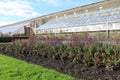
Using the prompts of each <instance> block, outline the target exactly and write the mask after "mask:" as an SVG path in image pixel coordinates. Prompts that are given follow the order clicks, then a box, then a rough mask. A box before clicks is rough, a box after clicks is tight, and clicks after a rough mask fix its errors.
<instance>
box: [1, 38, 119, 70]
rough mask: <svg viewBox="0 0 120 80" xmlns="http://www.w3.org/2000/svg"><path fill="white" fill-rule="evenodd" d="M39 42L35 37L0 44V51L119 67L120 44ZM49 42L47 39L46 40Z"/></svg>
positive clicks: (90, 64)
mask: <svg viewBox="0 0 120 80" xmlns="http://www.w3.org/2000/svg"><path fill="white" fill-rule="evenodd" d="M50 41H51V43H47V42H44V43H41V42H39V41H38V40H36V39H32V40H31V39H30V40H19V41H15V42H13V43H12V44H0V50H1V51H7V52H11V53H16V54H17V53H21V54H27V55H33V56H34V55H35V56H40V57H44V58H49V59H52V60H63V61H67V62H69V63H70V64H82V65H85V66H96V67H104V68H105V69H107V70H117V69H119V68H120V45H119V44H118V45H117V44H104V43H100V42H97V41H96V42H92V41H89V43H88V42H86V41H82V42H77V43H75V42H73V43H69V44H63V43H60V41H59V40H57V41H58V42H59V43H57V41H55V40H54V41H53V42H52V40H50ZM48 42H49V41H48Z"/></svg>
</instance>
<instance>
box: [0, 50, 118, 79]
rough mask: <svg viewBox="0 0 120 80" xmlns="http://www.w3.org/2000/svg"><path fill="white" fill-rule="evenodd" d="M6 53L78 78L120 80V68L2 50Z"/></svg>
mask: <svg viewBox="0 0 120 80" xmlns="http://www.w3.org/2000/svg"><path fill="white" fill-rule="evenodd" d="M1 52H2V53H3V54H4V55H7V56H11V57H14V58H17V59H20V60H24V61H26V62H28V63H34V64H37V65H40V66H43V67H46V68H49V69H55V70H56V71H58V72H62V73H64V74H68V75H71V76H73V77H76V78H77V79H79V78H80V79H83V80H120V70H117V71H107V70H105V69H104V68H100V67H99V68H98V67H94V66H92V67H85V66H84V65H80V64H70V63H69V62H65V61H61V60H56V61H55V60H49V59H47V58H42V57H39V56H31V55H26V54H19V53H9V52H5V51H1Z"/></svg>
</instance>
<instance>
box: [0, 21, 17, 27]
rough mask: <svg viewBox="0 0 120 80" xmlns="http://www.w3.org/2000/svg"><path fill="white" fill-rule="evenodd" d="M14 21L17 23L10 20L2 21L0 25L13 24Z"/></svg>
mask: <svg viewBox="0 0 120 80" xmlns="http://www.w3.org/2000/svg"><path fill="white" fill-rule="evenodd" d="M12 23H15V22H13V21H10V22H4V23H0V27H2V26H4V25H8V24H12Z"/></svg>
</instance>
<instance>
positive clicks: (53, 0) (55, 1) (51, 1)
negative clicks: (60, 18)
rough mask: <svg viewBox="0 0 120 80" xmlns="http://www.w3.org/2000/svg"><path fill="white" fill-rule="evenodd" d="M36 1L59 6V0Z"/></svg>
mask: <svg viewBox="0 0 120 80" xmlns="http://www.w3.org/2000/svg"><path fill="white" fill-rule="evenodd" d="M36 1H42V2H46V3H49V4H52V5H53V6H60V1H61V0H36Z"/></svg>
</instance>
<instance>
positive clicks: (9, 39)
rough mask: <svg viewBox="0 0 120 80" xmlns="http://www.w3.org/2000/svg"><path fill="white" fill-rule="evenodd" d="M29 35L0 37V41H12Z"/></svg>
mask: <svg viewBox="0 0 120 80" xmlns="http://www.w3.org/2000/svg"><path fill="white" fill-rule="evenodd" d="M28 38H29V37H7V36H6V37H0V43H6V42H12V41H15V40H18V39H19V40H22V39H28Z"/></svg>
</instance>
